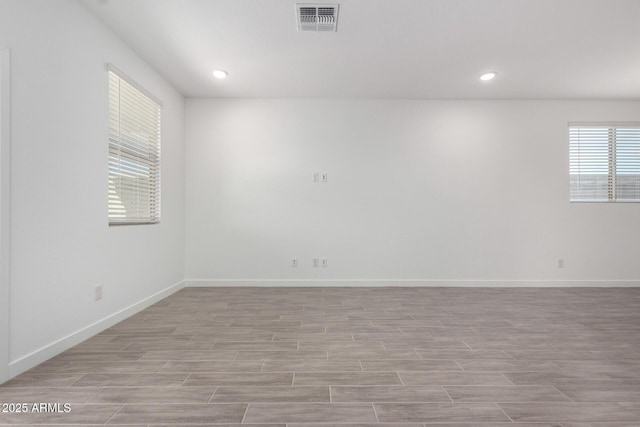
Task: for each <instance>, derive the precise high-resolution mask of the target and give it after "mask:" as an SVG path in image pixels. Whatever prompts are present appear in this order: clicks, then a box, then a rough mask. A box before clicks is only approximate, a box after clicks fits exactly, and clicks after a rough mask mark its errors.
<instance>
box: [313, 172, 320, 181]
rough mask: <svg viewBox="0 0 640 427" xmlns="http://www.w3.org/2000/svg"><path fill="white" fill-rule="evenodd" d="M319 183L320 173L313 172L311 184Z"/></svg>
mask: <svg viewBox="0 0 640 427" xmlns="http://www.w3.org/2000/svg"><path fill="white" fill-rule="evenodd" d="M319 181H320V172H314V173H313V182H319Z"/></svg>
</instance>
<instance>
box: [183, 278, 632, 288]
mask: <svg viewBox="0 0 640 427" xmlns="http://www.w3.org/2000/svg"><path fill="white" fill-rule="evenodd" d="M185 286H186V287H191V288H197V287H243V286H256V287H313V286H320V287H385V286H386V287H392V286H395V287H402V286H406V287H446V286H456V287H470V288H471V287H474V288H479V287H480V288H482V287H486V288H518V287H522V288H551V287H561V288H578V287H596V288H636V287H640V280H505V279H500V280H448V279H447V280H434V279H327V280H316V279H187V280H185Z"/></svg>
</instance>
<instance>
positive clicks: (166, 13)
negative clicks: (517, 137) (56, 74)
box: [81, 0, 640, 100]
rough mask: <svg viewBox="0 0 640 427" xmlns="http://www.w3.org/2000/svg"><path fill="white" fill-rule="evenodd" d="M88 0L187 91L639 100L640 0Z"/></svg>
mask: <svg viewBox="0 0 640 427" xmlns="http://www.w3.org/2000/svg"><path fill="white" fill-rule="evenodd" d="M81 1H82V3H83V4H85V5H86V6H87V8H88V9H89V10H91V11H92V12H93V13H94V14H95V15H96V16H97V17H98V18H99V19H100V20H102V21H103V22H104V23H105V24H106V25H107V26H108V27H110V28H111V29H112V30H113V31H114V32H115V33H116V34H118V35H119V36H120V37H121V38H122V39H123V40H124V41H125V42H126V43H127V44H129V45H130V46H131V47H132V48H133V49H134V50H135V51H136V52H138V54H139V55H140V56H141V57H143V58H144V59H145V60H146V61H147V62H148V63H149V64H151V65H152V66H153V67H154V68H155V69H157V70H158V71H159V72H160V73H161V74H162V75H163V76H164V77H165V78H166V79H167V80H168V81H169V82H171V83H172V84H173V85H174V86H175V87H176V88H177V89H178V90H179V91H181V92H182V93H183V94H184V95H185V96H188V97H225V98H228V97H270V98H273V97H282V98H284V97H308V98H448V99H482V98H495V99H635V100H637V99H640V25H639V24H638V23H639V22H640V0H341V1H335V0H331V1H329V2H328V3H338V4H339V5H340V15H339V19H338V31H337V32H335V33H314V32H297V31H296V21H295V3H296V2H295V0H81ZM215 68H223V69H225V70H227V71H229V77H228V78H227V79H226V80H217V79H214V78H213V77H212V76H211V72H212V71H213V69H215ZM490 70H494V71H497V72H498V77H497V78H496V79H495V80H494V81H491V82H488V83H483V82H480V81H479V79H478V77H479V76H480V74H481V73H483V72H485V71H490Z"/></svg>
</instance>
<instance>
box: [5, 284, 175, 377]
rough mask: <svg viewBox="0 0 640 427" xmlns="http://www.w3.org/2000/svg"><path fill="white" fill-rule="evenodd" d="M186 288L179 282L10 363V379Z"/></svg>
mask: <svg viewBox="0 0 640 427" xmlns="http://www.w3.org/2000/svg"><path fill="white" fill-rule="evenodd" d="M184 287H185V282H184V281H182V282H178V283H176V284H173V285H171V286H169V287H168V288H166V289H163V290H161V291H160V292H157V293H155V294H153V295H151V296H149V297H147V298H144V299H143V300H141V301H138V302H136V303H134V304H131V305H130V306H128V307H126V308H123V309H122V310H120V311H117V312H115V313H113V314H111V315H109V316H107V317H105V318H104V319H101V320H98V321H97V322H94V323H92V324H90V325H88V326H86V327H84V328H82V329H80V330H78V331H76V332H73V333H71V334H69V335H67V336H66V337H63V338H60V339H59V340H57V341H54V342H52V343H51V344H48V345H46V346H44V347H42V348H40V349H38V350H36V351H34V352H32V353H30V354H27V355H26V356H22V357H20V358H19V359H16V360H14V361H12V362H10V363H9V378H13V377H15V376H16V375H19V374H21V373H23V372H25V371H28V370H29V369H31V368H33V367H35V366H37V365H39V364H40V363H42V362H44V361H46V360H49V359H51V358H52V357H54V356H56V355H58V354H60V353H62V352H63V351H65V350H68V349H70V348H71V347H73V346H74V345H77V344H80V343H81V342H82V341H84V340H86V339H88V338H91V337H92V336H94V335H96V334H98V333H100V332H102V331H104V330H105V329H107V328H110V327H111V326H113V325H115V324H116V323H118V322H120V321H122V320H124V319H126V318H127V317H130V316H132V315H134V314H136V313H138V312H139V311H142V310H144V309H145V308H147V307H149V306H151V305H153V304H155V303H156V302H158V301H160V300H162V299H164V298H166V297H168V296H169V295H171V294H173V293H175V292H177V291H179V290H180V289H182V288H184Z"/></svg>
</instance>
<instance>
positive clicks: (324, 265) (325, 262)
mask: <svg viewBox="0 0 640 427" xmlns="http://www.w3.org/2000/svg"><path fill="white" fill-rule="evenodd" d="M322 267H323V268H326V267H327V259H326V258H322Z"/></svg>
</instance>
